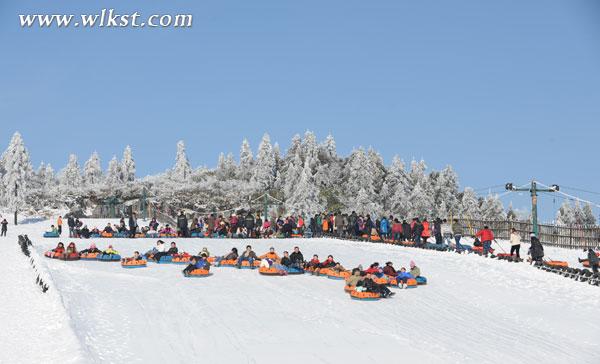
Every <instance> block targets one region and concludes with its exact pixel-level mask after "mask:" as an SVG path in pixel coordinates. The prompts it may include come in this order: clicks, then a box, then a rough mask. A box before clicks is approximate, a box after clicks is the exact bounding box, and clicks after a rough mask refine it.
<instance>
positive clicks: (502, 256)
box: [496, 253, 512, 258]
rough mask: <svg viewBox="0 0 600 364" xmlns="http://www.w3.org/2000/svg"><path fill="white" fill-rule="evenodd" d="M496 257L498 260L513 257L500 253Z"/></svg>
mask: <svg viewBox="0 0 600 364" xmlns="http://www.w3.org/2000/svg"><path fill="white" fill-rule="evenodd" d="M496 256H497V257H498V258H509V257H512V255H510V254H508V253H498V254H496Z"/></svg>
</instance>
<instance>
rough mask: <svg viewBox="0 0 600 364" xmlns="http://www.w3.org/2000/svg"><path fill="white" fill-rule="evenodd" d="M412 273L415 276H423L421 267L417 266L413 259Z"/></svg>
mask: <svg viewBox="0 0 600 364" xmlns="http://www.w3.org/2000/svg"><path fill="white" fill-rule="evenodd" d="M410 274H412V276H413V277H415V278H417V277H420V276H421V269H420V268H419V267H417V265H416V264H415V262H414V261H412V260H411V261H410Z"/></svg>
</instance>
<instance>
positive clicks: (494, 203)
mask: <svg viewBox="0 0 600 364" xmlns="http://www.w3.org/2000/svg"><path fill="white" fill-rule="evenodd" d="M480 210H481V214H482V217H483V219H484V220H492V221H496V220H505V219H506V214H505V213H504V206H503V205H502V202H501V201H500V199H499V198H498V195H488V196H486V197H485V199H484V200H483V202H482V204H481V207H480Z"/></svg>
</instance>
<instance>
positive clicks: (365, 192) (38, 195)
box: [0, 131, 507, 220]
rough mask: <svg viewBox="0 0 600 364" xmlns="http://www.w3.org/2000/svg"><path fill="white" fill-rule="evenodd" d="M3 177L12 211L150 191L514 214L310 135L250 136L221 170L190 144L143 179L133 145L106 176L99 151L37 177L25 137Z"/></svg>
mask: <svg viewBox="0 0 600 364" xmlns="http://www.w3.org/2000/svg"><path fill="white" fill-rule="evenodd" d="M0 175H1V177H2V182H3V183H2V184H0V201H1V205H3V206H6V207H8V209H9V210H10V211H15V210H23V209H26V208H27V209H33V210H41V209H44V208H59V209H60V208H64V207H66V206H68V207H72V206H75V205H78V206H80V207H93V206H94V204H97V203H100V202H101V201H103V200H104V199H106V198H109V197H113V196H114V197H118V198H119V199H121V200H128V199H135V198H139V197H140V196H141V195H142V191H143V190H145V191H144V193H145V194H146V195H147V196H149V197H150V198H151V199H152V200H153V201H157V202H159V203H160V202H166V203H169V204H170V205H171V206H175V207H177V208H180V207H185V208H189V209H192V210H196V211H204V212H210V211H221V210H226V209H236V208H246V207H248V205H249V201H250V200H251V199H252V198H253V197H256V196H258V195H260V194H262V193H264V192H269V193H270V194H271V195H272V196H274V197H276V198H278V199H280V200H282V201H284V205H283V208H284V209H285V211H286V212H287V213H304V214H314V213H317V212H322V211H345V212H350V211H353V210H354V211H357V212H360V213H370V214H374V215H376V216H379V215H381V214H394V216H401V217H416V216H419V217H452V216H454V217H459V216H461V217H466V218H470V219H485V220H498V219H505V218H506V217H507V215H506V213H505V211H504V207H503V205H502V202H501V201H500V200H499V199H498V197H497V196H496V195H488V196H487V197H485V198H482V197H479V196H477V195H476V194H475V192H474V191H473V189H471V188H468V187H467V188H465V189H464V190H463V191H460V190H459V185H458V176H457V175H456V173H455V172H454V170H453V169H452V167H450V166H448V167H446V168H444V169H442V170H441V171H428V170H427V166H426V164H425V162H424V161H422V160H421V161H415V160H413V161H412V162H411V163H410V165H409V166H408V167H407V166H406V165H405V163H404V161H403V160H402V159H401V158H400V157H398V156H396V157H394V158H393V160H392V163H391V164H390V165H388V166H386V165H385V164H384V162H383V159H382V157H381V155H380V154H379V153H378V152H377V151H375V150H373V149H372V148H369V149H367V150H365V149H364V148H362V147H359V148H357V149H355V150H353V151H352V152H351V153H350V155H349V156H346V157H343V156H340V155H338V153H337V150H336V143H335V140H334V138H333V137H332V136H331V135H329V136H327V138H325V140H323V141H322V142H318V141H317V138H316V136H315V134H314V133H312V132H310V131H307V132H306V133H305V134H304V137H300V136H299V135H296V136H294V137H293V138H292V140H291V144H290V147H289V148H288V150H287V152H286V153H285V154H282V153H281V151H280V148H279V145H278V144H277V143H275V144H272V143H271V140H270V137H269V135H268V134H265V135H264V136H263V138H262V140H261V142H260V144H259V146H258V150H257V151H256V154H254V153H253V151H252V148H251V146H250V143H249V142H248V141H247V140H243V142H242V145H241V148H240V152H239V157H238V159H237V160H236V159H235V158H234V156H233V154H232V153H229V154H227V155H225V154H221V155H220V156H219V158H218V164H217V167H216V168H215V169H209V168H206V167H199V168H196V169H194V168H192V166H191V164H190V162H189V159H188V156H187V153H186V149H185V144H184V142H183V141H180V142H178V143H177V153H176V157H175V164H174V166H173V167H172V168H170V169H168V170H167V171H165V172H164V173H161V174H158V175H154V176H148V177H145V178H142V179H138V178H136V168H135V161H134V158H133V153H132V150H131V148H130V147H129V146H127V147H126V148H125V150H124V152H123V157H122V159H121V160H118V159H117V158H116V156H114V157H113V158H112V159H111V160H110V161H109V163H108V168H107V169H106V170H103V169H102V165H101V161H100V157H99V155H98V154H97V153H92V155H91V156H90V157H89V159H88V160H87V161H86V162H85V163H84V164H83V168H82V167H81V166H80V163H79V161H78V158H77V156H76V155H73V154H72V155H70V156H69V159H68V162H67V165H66V166H65V167H64V168H63V169H62V170H61V171H60V172H59V173H58V174H56V173H55V172H54V169H53V168H52V166H50V165H49V164H44V163H42V164H41V165H40V167H39V168H38V169H37V171H34V170H33V168H32V166H31V162H30V159H29V154H28V152H27V149H26V148H25V145H24V142H23V139H22V138H21V135H20V134H19V133H15V135H14V136H13V138H12V140H11V143H10V145H9V147H8V149H7V150H6V152H4V154H3V156H2V159H1V160H0ZM15 186H17V187H16V190H17V192H16V193H15ZM65 204H66V206H65Z"/></svg>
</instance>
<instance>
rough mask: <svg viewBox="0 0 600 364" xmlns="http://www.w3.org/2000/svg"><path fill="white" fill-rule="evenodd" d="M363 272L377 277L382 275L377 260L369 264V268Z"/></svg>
mask: <svg viewBox="0 0 600 364" xmlns="http://www.w3.org/2000/svg"><path fill="white" fill-rule="evenodd" d="M365 273H367V274H373V275H375V276H376V277H377V278H381V277H383V269H381V267H379V263H377V262H375V263H373V264H371V265H370V266H369V269H367V270H366V271H365Z"/></svg>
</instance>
